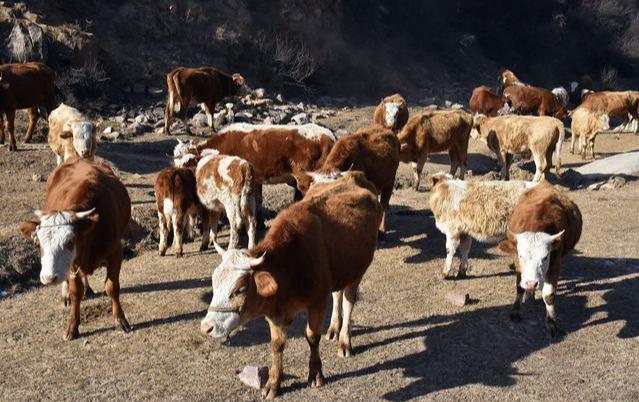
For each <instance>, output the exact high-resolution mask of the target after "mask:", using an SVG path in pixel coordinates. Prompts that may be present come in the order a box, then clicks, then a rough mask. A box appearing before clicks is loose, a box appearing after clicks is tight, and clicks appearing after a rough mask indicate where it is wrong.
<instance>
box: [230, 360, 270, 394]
mask: <svg viewBox="0 0 639 402" xmlns="http://www.w3.org/2000/svg"><path fill="white" fill-rule="evenodd" d="M237 375H238V377H239V378H240V381H242V382H243V383H244V384H246V385H248V386H249V387H251V388H255V389H258V390H259V389H262V387H263V386H264V385H266V381H268V367H264V366H246V367H244V370H242V371H241V372H239V373H238V374H237Z"/></svg>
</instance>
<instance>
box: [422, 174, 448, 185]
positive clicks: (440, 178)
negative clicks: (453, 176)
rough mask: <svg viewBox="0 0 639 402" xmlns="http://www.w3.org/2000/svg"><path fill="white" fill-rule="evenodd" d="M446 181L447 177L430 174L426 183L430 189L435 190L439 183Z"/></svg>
mask: <svg viewBox="0 0 639 402" xmlns="http://www.w3.org/2000/svg"><path fill="white" fill-rule="evenodd" d="M445 179H446V176H444V175H442V174H429V175H428V176H426V183H427V184H428V187H430V188H433V187H435V185H437V183H440V182H441V181H443V180H445Z"/></svg>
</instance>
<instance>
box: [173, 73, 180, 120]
mask: <svg viewBox="0 0 639 402" xmlns="http://www.w3.org/2000/svg"><path fill="white" fill-rule="evenodd" d="M178 74H179V72H176V73H174V74H172V75H171V80H172V81H173V95H172V97H171V110H172V111H174V112H175V113H180V110H182V93H181V92H180V82H179V81H178ZM176 96H177V102H176V99H175V98H176Z"/></svg>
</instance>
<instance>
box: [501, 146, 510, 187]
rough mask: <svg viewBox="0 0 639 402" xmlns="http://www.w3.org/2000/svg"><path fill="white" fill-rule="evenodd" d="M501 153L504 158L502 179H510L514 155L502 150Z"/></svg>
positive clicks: (502, 158)
mask: <svg viewBox="0 0 639 402" xmlns="http://www.w3.org/2000/svg"><path fill="white" fill-rule="evenodd" d="M500 153H501V160H502V165H501V174H500V175H501V179H502V180H506V181H507V180H510V164H511V163H512V162H513V156H512V155H511V154H509V153H508V152H502V151H500Z"/></svg>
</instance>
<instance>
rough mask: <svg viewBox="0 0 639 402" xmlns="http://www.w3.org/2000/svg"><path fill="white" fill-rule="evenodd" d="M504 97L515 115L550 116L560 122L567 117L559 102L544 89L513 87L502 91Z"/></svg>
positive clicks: (566, 112)
mask: <svg viewBox="0 0 639 402" xmlns="http://www.w3.org/2000/svg"><path fill="white" fill-rule="evenodd" d="M504 97H505V98H506V100H507V102H508V103H509V104H510V105H511V106H512V108H513V110H514V112H515V113H517V114H532V115H537V116H552V117H555V118H557V119H559V120H561V121H563V120H564V119H565V118H566V116H567V115H568V111H567V110H566V108H565V107H564V106H563V104H562V103H561V100H560V99H558V98H557V96H555V94H553V93H552V92H551V91H549V90H547V89H545V88H538V87H530V86H516V85H514V86H510V87H508V88H506V89H504Z"/></svg>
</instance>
